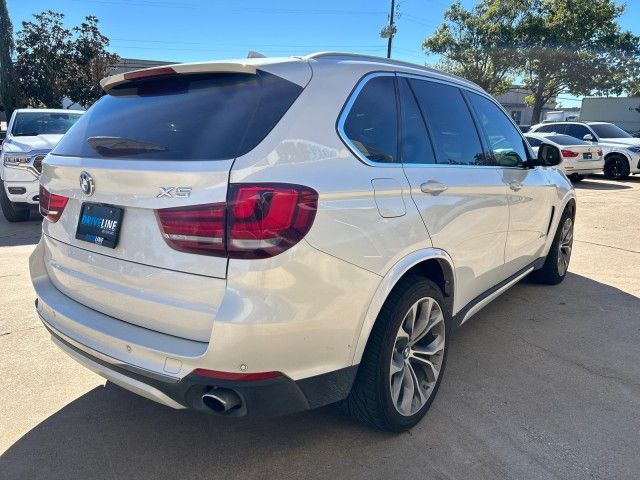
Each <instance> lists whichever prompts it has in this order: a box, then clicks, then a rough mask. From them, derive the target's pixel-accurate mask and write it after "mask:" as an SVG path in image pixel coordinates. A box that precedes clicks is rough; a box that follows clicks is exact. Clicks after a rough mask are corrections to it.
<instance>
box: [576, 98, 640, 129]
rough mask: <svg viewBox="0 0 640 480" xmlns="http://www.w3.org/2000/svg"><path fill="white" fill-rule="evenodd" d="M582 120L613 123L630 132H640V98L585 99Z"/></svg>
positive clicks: (581, 113)
mask: <svg viewBox="0 0 640 480" xmlns="http://www.w3.org/2000/svg"><path fill="white" fill-rule="evenodd" d="M580 120H582V121H583V122H611V123H615V124H616V125H617V126H619V127H620V128H624V129H625V130H628V131H629V132H636V131H638V130H640V97H589V98H584V99H582V109H581V111H580Z"/></svg>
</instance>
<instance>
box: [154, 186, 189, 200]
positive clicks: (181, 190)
mask: <svg viewBox="0 0 640 480" xmlns="http://www.w3.org/2000/svg"><path fill="white" fill-rule="evenodd" d="M190 196H191V187H160V193H158V195H156V198H163V197H168V198H173V197H176V198H187V197H190Z"/></svg>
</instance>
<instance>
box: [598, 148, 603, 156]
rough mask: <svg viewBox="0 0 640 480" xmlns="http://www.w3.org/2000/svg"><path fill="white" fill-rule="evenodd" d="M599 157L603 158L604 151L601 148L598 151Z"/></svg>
mask: <svg viewBox="0 0 640 480" xmlns="http://www.w3.org/2000/svg"><path fill="white" fill-rule="evenodd" d="M598 156H599V157H601V156H602V149H601V148H599V149H598Z"/></svg>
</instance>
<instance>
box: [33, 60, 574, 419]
mask: <svg viewBox="0 0 640 480" xmlns="http://www.w3.org/2000/svg"><path fill="white" fill-rule="evenodd" d="M102 86H103V88H104V90H105V91H106V95H105V96H104V97H102V98H101V99H100V100H99V101H98V102H97V103H96V104H95V105H94V106H93V107H91V108H90V109H89V110H88V111H87V113H86V114H85V115H84V116H83V117H82V119H81V120H80V121H78V123H76V124H75V125H74V126H73V127H72V128H71V129H70V130H69V132H68V133H67V135H65V137H64V138H63V139H62V141H61V142H60V143H59V144H58V146H57V147H56V148H55V150H54V151H53V152H52V153H51V154H50V155H49V156H48V157H47V159H46V160H45V162H44V168H43V172H42V176H41V183H42V191H41V195H40V203H41V211H42V214H43V215H44V216H45V217H46V219H45V221H44V222H43V235H42V239H41V241H40V243H39V244H38V246H37V248H36V250H35V251H34V253H33V255H32V256H31V259H30V269H31V277H32V280H33V285H34V287H35V290H36V293H37V297H38V298H37V301H36V308H37V311H38V314H39V315H40V317H41V319H42V321H43V323H44V325H45V326H46V328H47V329H48V330H49V332H50V333H51V336H52V338H53V341H54V342H55V343H56V344H57V345H58V346H59V347H60V348H61V349H62V350H64V351H65V352H66V353H68V354H69V355H70V356H72V357H73V358H75V359H76V360H77V361H78V362H80V363H82V364H83V365H85V366H86V367H88V368H90V369H92V370H94V371H95V372H97V373H99V374H100V375H103V376H104V377H106V378H107V379H109V380H110V381H112V382H114V383H116V384H118V385H121V386H123V387H124V388H127V389H129V390H131V391H133V392H136V393H138V394H140V395H143V396H145V397H148V398H150V399H153V400H155V401H157V402H160V403H163V404H165V405H168V406H171V407H173V408H194V409H199V410H202V411H208V412H215V413H218V414H221V415H227V416H243V415H276V414H283V413H287V412H293V411H299V410H303V409H308V408H315V407H318V406H321V405H326V404H329V403H333V402H338V401H343V402H344V405H345V406H346V408H347V409H348V411H350V412H352V413H353V415H355V416H356V417H357V418H360V419H361V420H363V421H365V422H367V423H369V424H371V425H373V426H375V427H377V428H380V429H385V430H392V431H402V430H406V429H408V428H410V427H412V426H413V425H415V424H416V423H417V422H418V421H419V420H420V419H421V418H422V417H423V416H424V414H425V412H426V411H427V409H428V408H429V405H430V404H431V402H432V401H433V399H434V396H435V394H436V391H437V390H438V386H439V384H440V381H441V380H442V375H443V371H444V367H445V363H446V357H447V352H448V350H449V346H450V343H451V341H452V338H453V336H452V334H453V332H454V330H455V329H456V328H457V327H458V326H459V325H460V324H462V323H463V322H465V321H466V320H467V319H469V318H470V317H471V316H472V315H473V314H474V313H476V312H477V311H478V310H480V309H481V308H482V307H483V306H485V305H486V304H487V303H488V302H490V301H491V300H492V299H494V298H495V297H497V296H498V295H500V294H501V293H502V292H504V291H505V290H506V289H507V288H509V287H510V286H512V285H514V284H515V283H516V282H518V281H519V280H520V279H522V278H523V277H525V276H526V275H529V274H532V275H533V276H534V277H535V278H536V279H537V280H539V281H541V282H543V283H548V284H556V283H559V282H560V281H562V279H563V278H564V277H565V275H566V273H567V266H568V263H569V259H570V256H571V248H572V240H573V236H572V235H573V221H574V216H575V211H576V204H575V196H574V191H573V189H572V186H571V184H570V182H569V181H568V180H567V178H566V177H565V176H564V175H563V174H562V173H561V172H559V171H558V170H557V169H556V168H555V167H552V166H551V165H557V164H558V163H559V162H560V160H561V159H560V153H559V152H558V149H557V148H555V147H553V146H549V145H543V146H541V147H540V155H539V156H538V157H537V158H536V157H534V156H533V153H532V152H531V150H530V147H529V146H528V145H527V143H526V142H525V140H524V138H523V137H522V134H521V133H520V131H519V130H518V128H517V127H516V125H515V124H514V123H513V122H512V121H511V120H510V119H509V117H508V116H507V115H506V114H505V113H504V111H503V110H502V109H501V107H500V106H499V105H498V104H497V103H496V102H495V101H494V100H493V99H492V98H491V97H490V96H489V95H487V94H486V93H485V92H484V91H483V90H481V89H480V88H479V87H477V86H476V85H474V84H472V83H469V82H467V81H464V80H462V79H460V78H457V77H453V76H450V75H446V74H444V73H441V72H438V71H434V70H429V69H426V68H422V67H419V66H415V65H410V64H405V63H400V62H394V61H389V60H384V59H379V58H372V57H365V56H356V55H349V54H338V53H323V54H313V55H309V56H307V57H290V58H260V59H247V60H237V61H224V62H211V63H198V64H181V65H174V66H169V67H161V68H153V69H148V70H142V71H137V72H132V73H125V74H120V75H116V76H113V77H109V78H107V79H105V80H104V81H103V82H102ZM513 320H514V321H518V319H517V318H514V319H513Z"/></svg>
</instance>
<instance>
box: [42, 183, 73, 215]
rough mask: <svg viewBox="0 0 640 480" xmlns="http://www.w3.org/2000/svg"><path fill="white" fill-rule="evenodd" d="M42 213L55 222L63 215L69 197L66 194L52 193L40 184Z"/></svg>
mask: <svg viewBox="0 0 640 480" xmlns="http://www.w3.org/2000/svg"><path fill="white" fill-rule="evenodd" d="M39 201H40V214H41V215H42V216H43V217H45V218H46V219H47V220H49V221H50V222H52V223H55V222H57V221H58V219H59V218H60V215H62V212H63V211H64V207H66V206H67V202H68V201H69V197H65V196H64V195H56V194H55V193H50V192H49V191H48V190H47V189H46V188H44V187H43V186H42V185H40V197H39Z"/></svg>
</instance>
